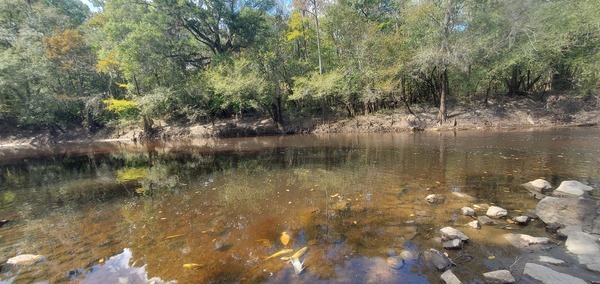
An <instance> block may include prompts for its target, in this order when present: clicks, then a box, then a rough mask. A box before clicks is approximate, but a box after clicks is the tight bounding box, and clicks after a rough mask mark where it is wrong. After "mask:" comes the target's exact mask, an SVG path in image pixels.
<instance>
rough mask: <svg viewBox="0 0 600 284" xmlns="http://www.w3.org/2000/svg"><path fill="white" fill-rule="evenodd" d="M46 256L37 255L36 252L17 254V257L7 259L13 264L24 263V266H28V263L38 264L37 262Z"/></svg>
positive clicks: (8, 262)
mask: <svg viewBox="0 0 600 284" xmlns="http://www.w3.org/2000/svg"><path fill="white" fill-rule="evenodd" d="M43 259H44V257H43V256H41V255H36V254H21V255H17V256H15V257H11V258H9V259H8V261H6V263H7V264H11V265H23V266H27V265H33V264H36V263H37V262H39V261H41V260H43Z"/></svg>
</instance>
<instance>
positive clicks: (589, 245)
mask: <svg viewBox="0 0 600 284" xmlns="http://www.w3.org/2000/svg"><path fill="white" fill-rule="evenodd" d="M596 238H597V237H594V236H592V235H590V234H588V233H584V232H576V231H575V232H572V233H570V234H569V237H568V238H567V241H566V242H565V246H566V247H567V250H568V251H569V252H570V253H573V254H575V255H577V260H578V261H579V263H581V264H582V265H584V266H585V267H587V269H589V270H592V271H597V272H600V246H599V245H598V244H597V243H596Z"/></svg>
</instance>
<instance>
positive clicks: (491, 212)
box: [485, 206, 508, 218]
mask: <svg viewBox="0 0 600 284" xmlns="http://www.w3.org/2000/svg"><path fill="white" fill-rule="evenodd" d="M507 214H508V211H506V209H504V208H502V207H498V206H490V208H488V210H487V212H486V213H485V215H487V216H488V217H492V218H500V217H504V216H506V215H507Z"/></svg>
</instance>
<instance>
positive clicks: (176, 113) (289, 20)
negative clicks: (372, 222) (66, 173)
mask: <svg viewBox="0 0 600 284" xmlns="http://www.w3.org/2000/svg"><path fill="white" fill-rule="evenodd" d="M94 2H95V3H96V4H98V5H100V6H102V10H100V11H98V12H95V13H93V14H92V13H90V11H89V10H88V8H87V6H85V5H83V4H82V3H81V2H79V1H77V0H53V1H27V0H4V1H0V123H2V124H16V125H19V126H32V127H34V126H44V127H49V128H52V129H54V128H56V126H57V125H63V124H65V125H66V124H83V125H88V126H89V125H110V124H111V122H113V121H117V122H118V121H120V120H127V121H131V120H136V119H137V118H138V116H139V115H143V116H144V117H147V118H153V119H166V120H169V121H175V122H181V123H185V122H190V121H191V122H196V121H214V120H215V119H217V118H223V117H231V116H232V115H234V114H237V115H248V114H252V115H255V114H259V115H268V116H269V117H271V118H272V119H273V121H275V122H277V123H281V124H282V123H283V122H284V119H283V117H284V115H288V114H290V113H293V114H298V113H300V114H305V115H313V116H314V115H342V113H344V114H346V115H350V116H352V115H355V114H356V113H360V112H364V113H370V112H373V111H377V110H379V109H386V108H395V107H399V106H401V105H406V106H410V104H414V103H426V104H428V105H435V106H440V108H441V106H442V105H443V102H444V101H445V99H449V100H454V101H463V102H466V103H473V100H476V99H477V100H479V98H480V97H482V96H485V97H486V98H487V97H489V96H494V95H496V96H506V95H508V96H523V95H530V94H534V93H536V92H540V91H546V90H569V91H572V92H574V93H588V92H598V88H599V85H600V84H599V83H598V79H599V78H600V67H599V66H600V64H598V62H599V60H600V50H599V49H598V46H599V45H600V32H599V31H600V20H599V19H600V17H598V16H597V15H599V14H600V5H597V3H595V1H592V0H582V1H569V0H555V1H539V0H522V1H472V0H447V1H438V0H423V1H388V0H340V1H337V2H335V1H334V2H327V1H321V0H317V1H300V0H298V1H293V2H292V3H290V2H279V3H278V4H277V5H276V4H275V2H274V1H272V0H259V1H234V0H216V1H209V2H207V1H191V0H155V1H130V0H98V1H94ZM315 7H316V10H315ZM317 43H318V44H317ZM319 59H321V60H319ZM106 98H114V99H109V100H106V101H105V103H106V105H107V106H106V108H105V107H104V105H103V102H102V101H103V100H105V99H106ZM125 98H127V99H128V100H125ZM58 128H59V129H60V127H58Z"/></svg>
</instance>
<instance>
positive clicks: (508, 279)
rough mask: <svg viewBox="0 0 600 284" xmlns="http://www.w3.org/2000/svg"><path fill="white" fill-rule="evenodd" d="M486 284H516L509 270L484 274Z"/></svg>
mask: <svg viewBox="0 0 600 284" xmlns="http://www.w3.org/2000/svg"><path fill="white" fill-rule="evenodd" d="M483 277H484V278H485V281H486V283H515V281H516V280H515V277H513V276H512V274H511V273H510V271H508V270H496V271H490V272H486V273H484V274H483Z"/></svg>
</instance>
